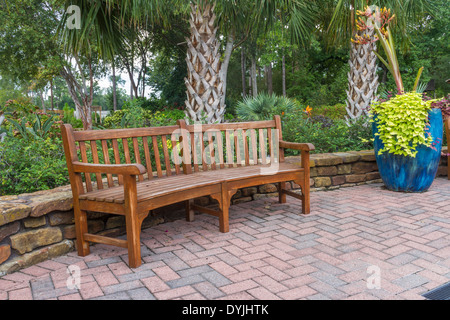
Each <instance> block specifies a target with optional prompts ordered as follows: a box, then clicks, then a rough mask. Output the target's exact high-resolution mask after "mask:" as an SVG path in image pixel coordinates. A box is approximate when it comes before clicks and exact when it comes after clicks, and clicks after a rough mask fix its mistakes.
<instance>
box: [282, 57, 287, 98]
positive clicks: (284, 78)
mask: <svg viewBox="0 0 450 320" xmlns="http://www.w3.org/2000/svg"><path fill="white" fill-rule="evenodd" d="M281 70H282V71H281V74H282V75H281V79H282V80H281V81H282V86H283V97H286V56H285V55H284V52H283V57H282V60H281Z"/></svg>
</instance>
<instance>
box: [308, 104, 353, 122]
mask: <svg viewBox="0 0 450 320" xmlns="http://www.w3.org/2000/svg"><path fill="white" fill-rule="evenodd" d="M346 114H347V111H346V110H345V104H344V103H340V104H336V105H334V106H319V107H312V111H311V115H313V116H316V115H322V116H325V117H328V118H331V119H344V118H345V116H346Z"/></svg>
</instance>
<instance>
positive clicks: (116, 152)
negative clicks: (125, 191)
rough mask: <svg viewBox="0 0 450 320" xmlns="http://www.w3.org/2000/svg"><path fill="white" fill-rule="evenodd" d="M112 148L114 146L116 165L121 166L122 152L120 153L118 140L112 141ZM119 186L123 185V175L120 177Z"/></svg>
mask: <svg viewBox="0 0 450 320" xmlns="http://www.w3.org/2000/svg"><path fill="white" fill-rule="evenodd" d="M112 146H113V152H114V162H115V164H120V152H119V143H118V142H117V139H112ZM118 179H119V184H120V185H122V184H123V177H122V175H120V174H119V175H118Z"/></svg>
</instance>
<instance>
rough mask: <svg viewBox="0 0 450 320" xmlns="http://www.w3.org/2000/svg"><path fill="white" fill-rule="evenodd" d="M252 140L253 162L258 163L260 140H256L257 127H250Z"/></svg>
mask: <svg viewBox="0 0 450 320" xmlns="http://www.w3.org/2000/svg"><path fill="white" fill-rule="evenodd" d="M250 141H251V145H252V156H253V164H254V165H256V164H258V141H257V140H256V131H255V129H250Z"/></svg>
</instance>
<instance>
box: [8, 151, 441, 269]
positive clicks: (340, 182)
mask: <svg viewBox="0 0 450 320" xmlns="http://www.w3.org/2000/svg"><path fill="white" fill-rule="evenodd" d="M445 152H446V149H445V148H444V153H445ZM286 161H287V162H290V163H293V164H296V163H300V157H287V158H286ZM446 174H447V157H444V156H443V157H442V158H441V164H440V167H439V171H438V176H446ZM375 182H381V180H380V176H379V174H378V168H377V165H376V162H375V155H374V152H373V151H371V150H369V151H351V152H337V153H322V154H312V155H311V180H310V185H311V191H322V190H332V189H337V188H341V187H351V186H356V185H360V184H366V183H375ZM287 188H288V189H292V190H294V191H296V190H298V191H299V186H298V185H297V184H295V183H293V182H290V183H288V184H287ZM272 196H278V192H277V187H276V185H274V184H266V185H261V186H258V187H249V188H243V189H240V190H239V191H238V192H237V193H236V194H235V196H233V198H232V203H233V204H238V203H242V202H248V201H252V200H257V199H261V198H264V197H272ZM196 201H197V202H199V203H201V205H209V204H212V200H211V199H210V198H209V197H203V198H199V199H196ZM182 208H184V207H181V206H178V205H174V206H169V207H165V208H162V209H160V210H155V211H154V212H153V213H152V214H151V215H149V217H148V218H147V219H146V220H144V223H143V228H148V227H151V226H154V225H157V224H161V223H164V222H166V221H171V220H173V219H178V218H182V217H183V216H184V210H183V209H182ZM312 214H314V213H312ZM124 222H125V221H124V218H123V217H122V216H114V215H109V214H103V213H91V214H89V222H88V224H89V232H91V233H97V234H103V235H108V236H118V235H121V234H124V233H125V227H124ZM194 223H195V222H194ZM74 239H75V225H74V220H73V204H72V192H71V189H70V186H63V187H59V188H56V189H52V190H45V191H38V192H34V193H27V194H20V195H11V196H3V197H0V276H1V275H3V274H7V273H11V272H14V271H17V270H20V269H22V268H25V267H28V266H30V265H33V264H36V263H38V262H41V261H44V260H47V259H51V258H53V257H56V256H60V255H63V254H65V253H67V252H70V251H72V250H74V249H75V241H74Z"/></svg>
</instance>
